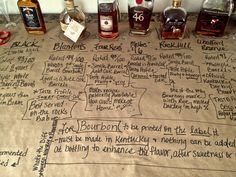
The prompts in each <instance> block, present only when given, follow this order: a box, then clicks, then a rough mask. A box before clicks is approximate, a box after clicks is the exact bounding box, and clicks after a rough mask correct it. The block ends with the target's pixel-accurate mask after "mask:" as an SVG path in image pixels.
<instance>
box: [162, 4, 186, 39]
mask: <svg viewBox="0 0 236 177" xmlns="http://www.w3.org/2000/svg"><path fill="white" fill-rule="evenodd" d="M161 21H162V22H161V28H160V34H161V38H162V39H182V38H183V37H184V33H185V28H186V23H187V12H186V10H185V9H184V8H182V7H181V0H173V1H172V6H170V7H167V8H165V10H164V11H163V13H162V19H161Z"/></svg>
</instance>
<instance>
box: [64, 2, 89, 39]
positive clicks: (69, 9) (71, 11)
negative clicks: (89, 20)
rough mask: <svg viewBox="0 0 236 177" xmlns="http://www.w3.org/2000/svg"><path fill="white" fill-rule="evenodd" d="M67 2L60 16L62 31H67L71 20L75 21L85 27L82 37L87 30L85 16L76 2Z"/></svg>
mask: <svg viewBox="0 0 236 177" xmlns="http://www.w3.org/2000/svg"><path fill="white" fill-rule="evenodd" d="M64 1H65V7H66V8H65V9H64V10H63V11H62V12H61V14H60V25H61V29H62V31H66V29H67V27H68V25H69V24H70V22H71V20H72V19H73V20H75V21H76V22H78V23H79V24H81V25H82V26H84V27H85V28H84V30H83V32H82V34H81V35H83V33H84V32H85V30H86V24H85V15H84V13H83V11H82V10H81V8H80V7H79V6H75V4H74V0H64Z"/></svg>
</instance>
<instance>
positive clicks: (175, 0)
mask: <svg viewBox="0 0 236 177" xmlns="http://www.w3.org/2000/svg"><path fill="white" fill-rule="evenodd" d="M172 6H173V7H175V8H178V7H181V0H173V2H172Z"/></svg>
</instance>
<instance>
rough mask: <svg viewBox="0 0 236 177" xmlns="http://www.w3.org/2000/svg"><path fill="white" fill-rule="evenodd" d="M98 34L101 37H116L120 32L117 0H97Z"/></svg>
mask: <svg viewBox="0 0 236 177" xmlns="http://www.w3.org/2000/svg"><path fill="white" fill-rule="evenodd" d="M97 4H98V34H99V36H100V37H101V38H116V37H117V36H118V35H119V33H118V16H119V14H118V2H117V0H97Z"/></svg>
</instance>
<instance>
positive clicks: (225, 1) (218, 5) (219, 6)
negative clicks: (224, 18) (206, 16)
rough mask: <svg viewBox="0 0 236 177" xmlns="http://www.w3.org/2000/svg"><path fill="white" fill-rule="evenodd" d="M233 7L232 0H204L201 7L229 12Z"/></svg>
mask: <svg viewBox="0 0 236 177" xmlns="http://www.w3.org/2000/svg"><path fill="white" fill-rule="evenodd" d="M233 7H234V2H233V0H204V1H203V3H202V6H201V9H211V10H215V11H221V12H230V13H231V12H232V11H233Z"/></svg>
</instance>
